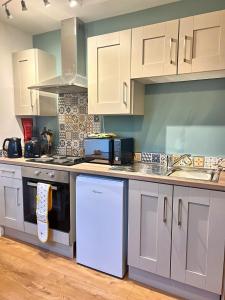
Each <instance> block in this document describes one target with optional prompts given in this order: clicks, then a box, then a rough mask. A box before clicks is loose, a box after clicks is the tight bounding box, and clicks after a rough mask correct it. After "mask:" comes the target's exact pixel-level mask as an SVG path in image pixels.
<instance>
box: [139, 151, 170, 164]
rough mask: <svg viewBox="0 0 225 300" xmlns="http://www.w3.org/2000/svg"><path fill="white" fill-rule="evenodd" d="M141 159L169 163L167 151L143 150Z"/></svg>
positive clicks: (146, 161) (156, 162)
mask: <svg viewBox="0 0 225 300" xmlns="http://www.w3.org/2000/svg"><path fill="white" fill-rule="evenodd" d="M141 161H142V162H145V163H155V164H162V165H165V164H167V155H166V154H165V153H152V152H142V153H141Z"/></svg>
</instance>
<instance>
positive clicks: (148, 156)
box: [141, 152, 152, 163]
mask: <svg viewBox="0 0 225 300" xmlns="http://www.w3.org/2000/svg"><path fill="white" fill-rule="evenodd" d="M141 161H142V162H146V163H151V162H152V154H151V153H149V152H142V153H141Z"/></svg>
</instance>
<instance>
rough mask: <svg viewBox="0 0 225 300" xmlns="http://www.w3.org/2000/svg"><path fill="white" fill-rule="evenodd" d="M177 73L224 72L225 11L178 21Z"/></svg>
mask: <svg viewBox="0 0 225 300" xmlns="http://www.w3.org/2000/svg"><path fill="white" fill-rule="evenodd" d="M179 44H180V47H179V60H178V73H179V74H183V73H192V72H206V71H214V70H224V69H225V10H222V11H216V12H210V13H207V14H202V15H197V16H192V17H187V18H183V19H181V20H180V32H179Z"/></svg>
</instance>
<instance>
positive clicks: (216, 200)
mask: <svg viewBox="0 0 225 300" xmlns="http://www.w3.org/2000/svg"><path fill="white" fill-rule="evenodd" d="M173 189H174V191H173ZM165 199H166V202H165ZM224 228H225V193H224V192H218V191H210V190H204V189H197V188H187V187H179V186H174V187H173V186H170V185H164V184H157V183H148V182H141V181H135V180H131V181H130V184H129V225H128V230H129V237H128V265H129V266H131V267H135V268H136V269H139V270H143V271H147V272H149V273H153V274H156V275H160V276H163V277H166V278H168V279H173V280H175V281H177V282H181V283H183V284H186V285H189V286H192V287H197V288H199V289H201V290H205V291H207V292H211V293H214V294H217V295H221V294H222V281H223V269H224V245H225V234H224V230H223V229H224Z"/></svg>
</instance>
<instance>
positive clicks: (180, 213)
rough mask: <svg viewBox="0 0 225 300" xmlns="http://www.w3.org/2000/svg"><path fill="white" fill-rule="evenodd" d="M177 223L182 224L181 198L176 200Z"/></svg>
mask: <svg viewBox="0 0 225 300" xmlns="http://www.w3.org/2000/svg"><path fill="white" fill-rule="evenodd" d="M177 220H178V221H177V225H178V226H181V225H182V199H179V200H178V218H177Z"/></svg>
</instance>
